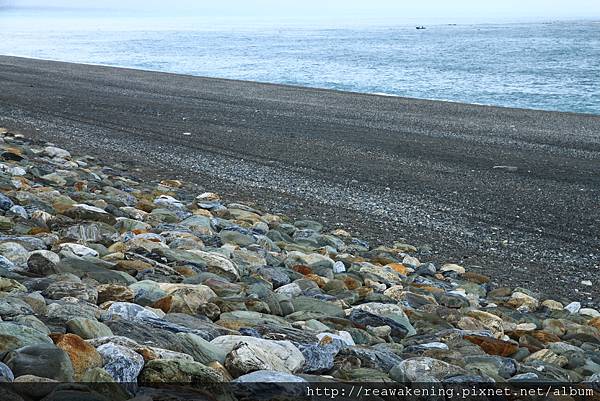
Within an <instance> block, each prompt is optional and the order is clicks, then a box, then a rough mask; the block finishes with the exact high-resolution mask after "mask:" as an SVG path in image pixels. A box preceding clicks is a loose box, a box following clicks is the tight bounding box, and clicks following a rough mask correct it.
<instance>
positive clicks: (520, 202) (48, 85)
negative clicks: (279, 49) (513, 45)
mask: <svg viewBox="0 0 600 401" xmlns="http://www.w3.org/2000/svg"><path fill="white" fill-rule="evenodd" d="M0 124H2V125H4V126H8V127H10V128H13V129H18V130H21V131H22V132H23V133H25V134H27V135H29V136H34V137H36V138H39V139H43V140H50V141H53V142H55V143H56V144H59V145H60V146H62V147H65V148H67V149H69V150H70V151H73V152H75V153H89V154H93V155H96V156H98V157H99V158H101V159H105V160H107V161H111V162H122V163H125V164H127V165H130V166H131V167H132V169H133V168H137V169H139V171H138V174H139V175H146V176H147V177H148V178H149V179H152V178H158V177H159V175H162V176H169V177H181V178H184V179H186V180H189V181H192V182H194V183H196V184H197V185H198V186H199V187H200V188H199V190H200V189H201V188H205V189H210V190H213V191H215V192H221V193H224V194H225V195H228V196H230V197H231V198H232V199H233V198H236V199H239V198H242V199H247V200H252V201H254V202H255V203H256V204H257V205H259V206H263V207H265V208H268V209H272V210H276V211H282V212H285V213H287V214H288V215H290V216H292V217H302V216H311V217H312V216H314V217H318V218H321V219H323V220H325V221H326V222H327V223H328V224H329V225H330V226H331V227H336V226H339V225H343V226H344V227H346V228H347V229H349V230H350V231H351V232H353V233H360V235H361V236H363V237H367V238H370V239H371V240H372V241H373V243H379V242H385V241H389V240H393V239H397V238H400V237H403V238H406V240H407V241H408V242H410V243H413V244H416V245H425V244H429V245H430V246H431V249H432V251H431V252H432V254H431V256H430V258H431V259H434V260H437V261H447V260H449V261H454V262H459V263H463V264H465V265H468V266H472V265H477V266H481V270H480V271H481V272H483V273H486V274H488V275H490V276H492V277H494V279H495V280H496V281H497V282H499V283H501V284H505V285H509V286H517V285H519V286H520V285H523V286H524V287H528V288H534V289H536V290H539V291H541V292H544V293H549V294H556V296H557V297H558V296H560V295H568V296H570V297H571V298H577V299H580V300H582V301H587V300H589V301H591V300H593V301H594V302H597V301H600V291H599V290H598V285H597V284H598V280H599V279H600V255H599V252H598V251H599V249H598V245H599V233H600V231H599V228H600V226H599V224H598V223H599V221H600V197H599V195H600V192H599V191H600V116H592V115H582V114H570V113H552V112H542V111H532V110H521V109H507V108H496V107H485V106H475V105H465V104H458V103H446V102H434V101H423V100H415V99H405V98H395V97H383V96H374V95H363V94H354V93H344V92H336V91H328V90H317V89H308V88H299V87H289V86H280V85H269V84H259V83H251V82H239V81H230V80H222V79H209V78H197V77H189V76H182V75H175V74H164V73H155V72H144V71H136V70H128V69H120V68H107V67H97V66H86V65H78V64H68V63H57V62H49V61H38V60H29V59H21V58H13V57H0ZM186 132H189V133H191V135H189V136H186V135H183V133H186ZM495 166H510V167H515V168H516V169H515V168H508V169H507V168H494V167H495ZM422 259H427V257H423V258H422ZM582 280H591V281H592V282H593V286H586V285H582V284H581V281H582ZM575 291H578V292H579V294H574V292H575Z"/></svg>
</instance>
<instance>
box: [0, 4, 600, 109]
mask: <svg viewBox="0 0 600 401" xmlns="http://www.w3.org/2000/svg"><path fill="white" fill-rule="evenodd" d="M0 39H1V40H0V54H6V55H18V56H25V57H34V58H43V59H52V60H62V61H71V62H80V63H91V64H102V65H113V66H124V67H131V68H137V69H145V70H157V71H165V72H175V73H182V74H191V75H197V76H208V77H221V78H232V79H242V80H251V81H262V82H272V83H282V84H291V85H301V86H311V87H319V88H330V89H337V90H344V91H354V92H365V93H378V94H388V95H393V96H406V97H414V98H426V99H439V100H447V101H456V102H466V103H478V104H490V105H499V106H508V107H520V108H534V109H544V110H559V111H569V112H583V113H594V114H600V23H599V22H594V21H569V22H560V21H558V22H535V23H524V22H520V23H487V24H473V23H461V24H456V25H454V24H443V23H434V24H429V25H427V29H425V30H416V29H415V24H411V23H394V22H393V21H384V22H363V23H345V24H332V25H327V24H301V23H289V24H274V23H252V22H248V21H246V22H244V23H237V22H233V23H232V22H229V23H228V22H227V21H225V22H221V23H213V22H211V21H210V20H200V19H194V18H185V19H179V20H172V19H169V20H168V21H165V20H164V19H161V18H145V19H143V20H140V19H131V18H108V17H107V16H97V17H96V16H90V15H88V14H85V15H78V14H77V13H68V12H65V13H56V12H55V11H53V12H49V13H44V12H40V11H37V12H35V13H34V12H31V11H14V10H13V11H11V10H0Z"/></svg>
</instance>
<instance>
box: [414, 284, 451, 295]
mask: <svg viewBox="0 0 600 401" xmlns="http://www.w3.org/2000/svg"><path fill="white" fill-rule="evenodd" d="M410 285H411V287H414V288H418V289H420V290H423V291H427V292H430V293H436V292H444V290H443V289H441V288H438V287H432V286H429V285H425V284H417V283H411V284H410Z"/></svg>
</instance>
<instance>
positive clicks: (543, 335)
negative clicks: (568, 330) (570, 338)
mask: <svg viewBox="0 0 600 401" xmlns="http://www.w3.org/2000/svg"><path fill="white" fill-rule="evenodd" d="M531 335H532V336H533V338H535V339H537V340H540V341H541V342H543V343H544V344H548V343H558V342H560V337H559V336H557V335H556V334H551V333H548V332H545V331H542V330H536V331H534V332H533V333H531Z"/></svg>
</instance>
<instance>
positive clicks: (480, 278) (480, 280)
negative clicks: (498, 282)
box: [461, 272, 490, 284]
mask: <svg viewBox="0 0 600 401" xmlns="http://www.w3.org/2000/svg"><path fill="white" fill-rule="evenodd" d="M461 278H462V279H464V280H468V281H472V282H473V283H477V284H485V283H489V282H490V278H489V277H488V276H485V275H483V274H479V273H475V272H466V273H464V274H463V275H462V277H461Z"/></svg>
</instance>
